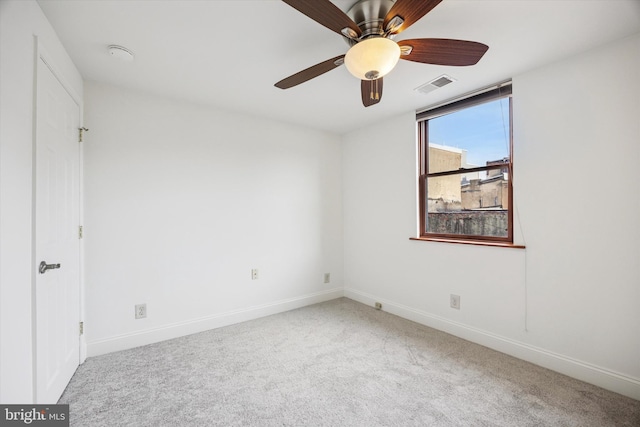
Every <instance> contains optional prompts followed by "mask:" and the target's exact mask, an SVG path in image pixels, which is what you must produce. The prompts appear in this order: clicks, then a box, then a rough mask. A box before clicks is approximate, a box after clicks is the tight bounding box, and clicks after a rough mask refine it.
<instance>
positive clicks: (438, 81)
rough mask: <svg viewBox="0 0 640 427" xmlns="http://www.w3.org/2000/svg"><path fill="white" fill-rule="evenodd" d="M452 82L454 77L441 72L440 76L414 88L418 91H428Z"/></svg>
mask: <svg viewBox="0 0 640 427" xmlns="http://www.w3.org/2000/svg"><path fill="white" fill-rule="evenodd" d="M453 82H455V80H454V79H452V78H451V77H449V76H447V75H446V74H443V75H441V76H440V77H436V78H435V79H433V80H431V81H430V82H427V83H425V84H423V85H421V86H418V87H417V88H415V89H414V90H415V91H416V92H420V93H429V92H433V91H434V90H436V89H439V88H441V87H443V86H446V85H448V84H449V83H453Z"/></svg>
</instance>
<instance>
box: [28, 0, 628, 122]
mask: <svg viewBox="0 0 640 427" xmlns="http://www.w3.org/2000/svg"><path fill="white" fill-rule="evenodd" d="M355 2H356V0H333V3H335V4H336V5H337V6H338V7H339V8H340V9H342V10H343V11H347V10H348V9H349V8H350V7H351V6H352V4H353V3H355ZM39 3H40V6H41V7H42V9H43V11H44V13H45V15H46V16H47V18H48V19H49V21H50V22H51V24H52V25H53V27H54V28H55V30H56V32H57V33H58V36H59V37H60V39H61V41H62V43H63V44H64V46H65V47H66V49H67V51H68V52H69V55H70V56H71V58H72V59H73V61H74V62H75V64H76V65H77V67H78V69H79V70H80V73H81V74H82V76H83V77H84V79H85V80H92V81H98V82H105V83H110V84H114V85H118V86H121V87H126V88H134V89H137V90H142V91H145V92H151V93H156V94H161V95H165V96H169V97H172V98H176V99H184V100H187V101H192V102H197V103H201V104H207V105H211V106H215V107H219V108H223V109H226V110H233V111H238V112H242V113H245V114H248V115H254V116H260V117H268V118H273V119H277V120H280V121H285V122H289V123H297V124H301V125H304V126H310V127H313V128H317V129H322V130H326V131H331V132H335V133H339V134H342V133H345V132H348V131H351V130H354V129H358V128H361V127H364V126H366V125H368V124H372V123H375V122H376V121H379V120H380V119H383V118H386V117H390V116H394V115H397V114H401V113H403V112H407V111H412V110H416V109H421V108H423V107H426V106H428V105H431V104H435V103H437V102H440V101H443V100H446V99H449V98H451V97H454V96H457V95H460V94H463V93H466V92H469V91H471V90H474V89H478V88H481V87H483V86H487V85H490V84H492V83H497V82H499V81H502V80H505V79H508V78H510V77H512V76H514V75H517V74H519V73H522V72H524V71H527V70H530V69H532V68H536V67H539V66H542V65H544V64H547V63H550V62H553V61H555V60H558V59H560V58H562V57H566V56H570V55H574V54H577V53H580V52H583V51H586V50H588V49H591V48H594V47H596V46H599V45H603V44H606V43H608V42H611V41H614V40H617V39H620V38H623V37H625V36H628V35H631V34H634V33H637V32H638V31H640V1H638V0H555V1H554V0H444V1H443V2H442V3H441V4H440V5H438V6H437V7H436V8H435V9H433V10H432V11H431V12H430V13H429V14H427V15H426V16H425V17H423V18H422V19H421V20H420V21H418V22H417V23H416V24H414V25H413V26H412V27H411V28H409V29H408V30H406V31H404V32H403V33H401V34H400V35H399V36H398V37H397V38H396V40H402V39H408V38H420V37H436V38H453V39H463V40H473V41H478V42H482V43H484V44H486V45H488V46H489V51H488V52H487V53H486V54H485V56H484V57H483V58H482V59H481V60H480V62H479V63H478V64H477V65H475V66H472V67H443V66H436V65H425V64H419V63H413V62H409V61H400V63H399V64H398V66H397V67H396V68H395V69H394V70H393V71H392V72H391V73H390V74H389V75H388V76H386V77H385V81H384V83H385V84H384V94H383V99H382V101H381V102H380V103H379V104H377V105H374V106H371V107H368V108H364V107H363V106H362V103H361V99H360V82H359V81H358V80H357V79H356V78H355V77H352V76H351V75H350V74H349V72H348V71H347V70H346V68H345V67H339V68H337V69H335V70H333V71H330V72H329V73H327V74H324V75H322V76H320V77H317V78H315V79H313V80H310V81H308V82H306V83H303V84H301V85H299V86H296V87H293V88H291V89H287V90H281V89H278V88H275V87H274V86H273V85H274V83H276V82H277V81H279V80H281V79H282V78H284V77H287V76H289V75H291V74H294V73H296V72H298V71H300V70H302V69H304V68H307V67H309V66H311V65H314V64H317V63H319V62H322V61H324V60H326V59H329V58H332V57H334V56H337V55H340V54H343V53H345V52H346V51H347V44H346V43H345V42H344V41H343V39H342V38H341V37H340V36H339V35H337V34H336V33H334V32H332V31H330V30H328V29H326V28H324V27H322V26H321V25H319V24H317V23H315V22H314V21H312V20H311V19H309V18H307V17H306V16H304V15H302V14H300V13H299V12H298V11H296V10H295V9H293V8H291V7H290V6H288V5H287V4H285V3H283V2H282V1H279V0H201V1H196V0H164V1H153V0H120V1H113V0H82V1H80V0H39ZM110 44H118V45H122V46H125V47H127V48H128V49H130V50H132V51H133V52H134V53H135V61H133V62H123V61H119V60H116V59H115V58H113V57H111V56H110V55H109V54H108V53H107V46H108V45H110ZM441 74H448V75H450V76H452V77H453V78H455V79H457V81H456V82H455V83H453V84H450V85H449V86H447V87H445V88H442V89H439V90H437V91H434V92H431V93H429V94H426V95H425V94H419V93H417V92H415V91H414V88H416V87H418V86H420V85H421V84H423V83H425V82H427V81H429V80H431V79H433V78H435V77H438V76H440V75H441ZM558 78H562V79H567V78H571V76H558Z"/></svg>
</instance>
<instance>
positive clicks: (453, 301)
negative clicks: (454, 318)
mask: <svg viewBox="0 0 640 427" xmlns="http://www.w3.org/2000/svg"><path fill="white" fill-rule="evenodd" d="M449 304H450V305H451V308H455V309H456V310H460V295H454V294H451V297H450V299H449Z"/></svg>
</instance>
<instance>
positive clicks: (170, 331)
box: [87, 288, 343, 357]
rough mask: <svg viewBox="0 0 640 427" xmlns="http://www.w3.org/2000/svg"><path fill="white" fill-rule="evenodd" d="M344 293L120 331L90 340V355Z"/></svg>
mask: <svg viewBox="0 0 640 427" xmlns="http://www.w3.org/2000/svg"><path fill="white" fill-rule="evenodd" d="M342 296H343V291H342V288H336V289H330V290H327V291H323V292H317V293H314V294H309V295H304V296H301V297H296V298H290V299H286V300H281V301H275V302H272V303H268V304H263V305H259V306H254V307H247V308H244V309H240V310H233V311H228V312H225V313H220V314H214V315H212V316H206V317H201V318H198V319H191V320H187V321H184V322H180V323H174V324H170V325H165V326H162V327H159V328H154V329H147V330H143V331H137V332H132V333H129V334H122V335H117V336H113V337H109V338H105V339H100V340H96V341H91V342H88V343H87V356H89V357H92V356H99V355H101V354H106V353H111V352H114V351H120V350H126V349H129V348H134V347H140V346H143V345H147V344H153V343H156V342H160V341H165V340H168V339H173V338H178V337H182V336H185V335H191V334H195V333H198V332H204V331H207V330H209V329H215V328H220V327H222V326H229V325H233V324H235V323H240V322H245V321H247V320H253V319H258V318H260V317H265V316H269V315H272V314H277V313H282V312H284V311H289V310H293V309H296V308H300V307H304V306H307V305H311V304H316V303H319V302H323V301H329V300H332V299H336V298H340V297H342Z"/></svg>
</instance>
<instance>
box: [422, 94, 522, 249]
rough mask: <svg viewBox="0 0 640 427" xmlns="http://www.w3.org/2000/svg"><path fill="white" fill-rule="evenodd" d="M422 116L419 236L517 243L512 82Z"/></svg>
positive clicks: (424, 113)
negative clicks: (514, 213)
mask: <svg viewBox="0 0 640 427" xmlns="http://www.w3.org/2000/svg"><path fill="white" fill-rule="evenodd" d="M417 121H418V144H419V178H418V179H419V181H418V188H419V206H420V238H426V239H446V240H455V241H466V242H469V241H477V242H486V243H489V242H495V243H507V244H511V243H513V212H512V203H511V200H512V194H513V190H512V181H513V175H512V171H513V163H512V159H511V147H512V129H511V123H512V121H511V83H510V82H509V83H507V84H502V85H500V86H499V87H497V88H496V87H494V88H493V89H490V90H487V91H484V92H482V93H480V94H477V95H474V96H471V97H467V98H464V99H461V100H457V101H455V102H451V103H448V104H446V105H443V106H440V107H437V108H434V109H431V110H428V111H425V112H421V113H419V114H418V115H417Z"/></svg>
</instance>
